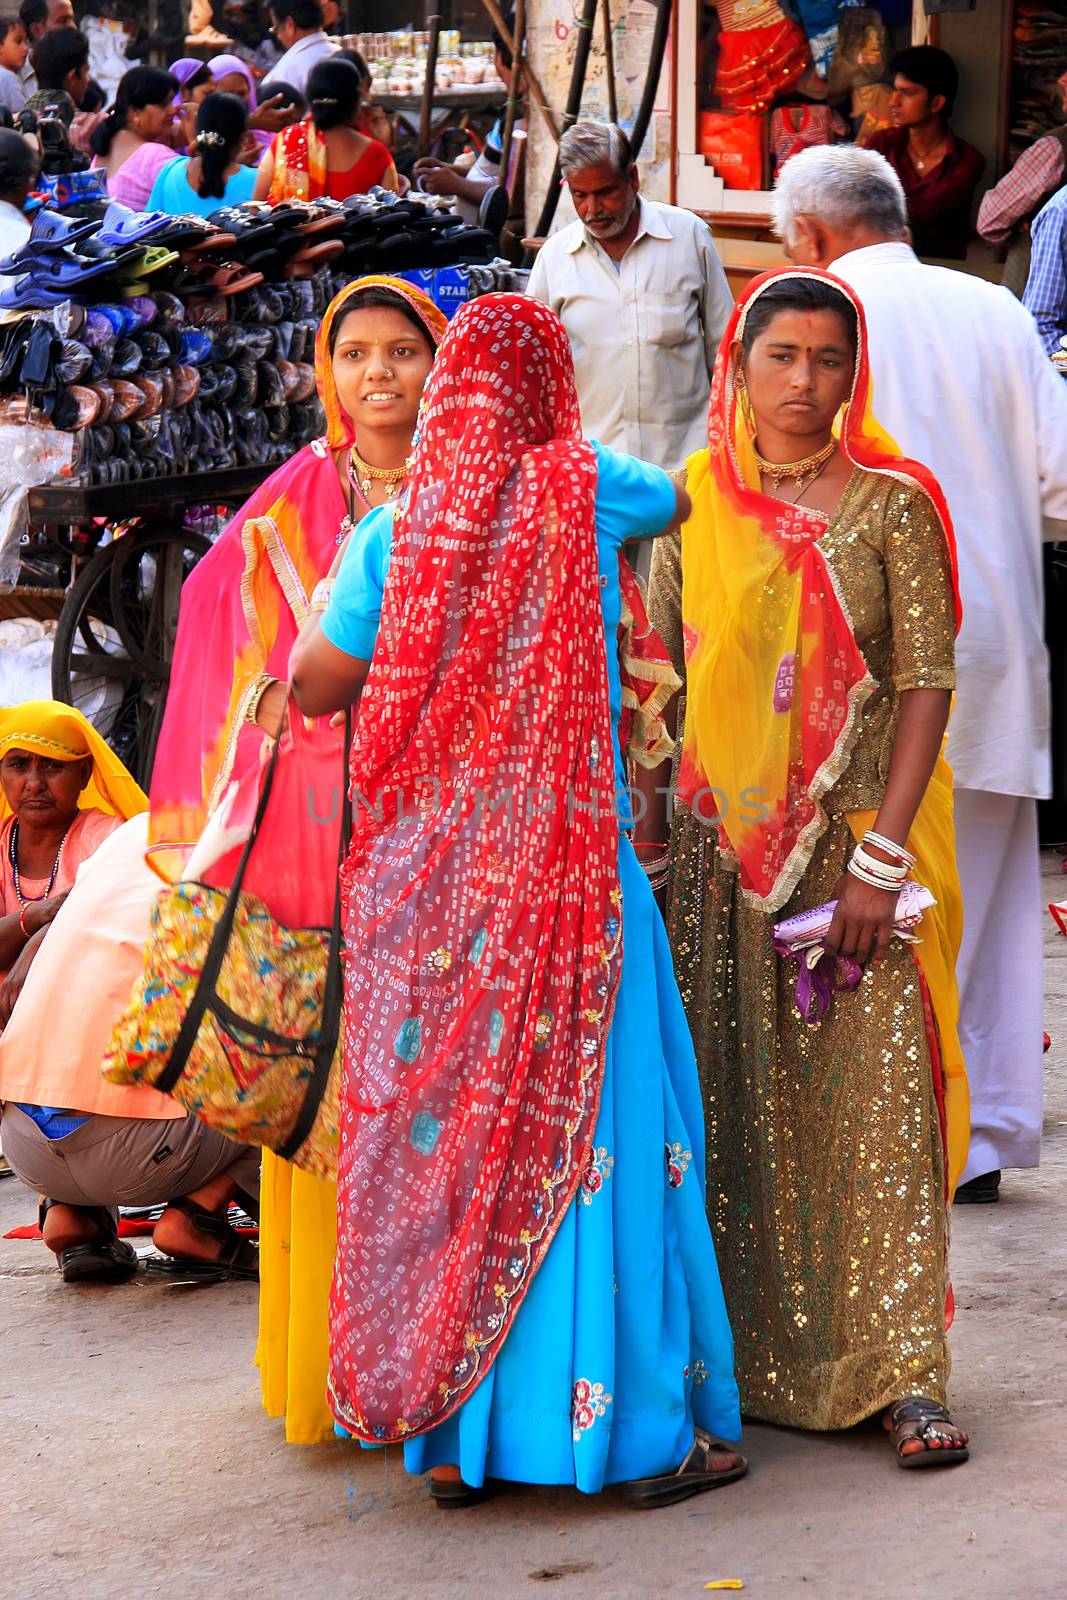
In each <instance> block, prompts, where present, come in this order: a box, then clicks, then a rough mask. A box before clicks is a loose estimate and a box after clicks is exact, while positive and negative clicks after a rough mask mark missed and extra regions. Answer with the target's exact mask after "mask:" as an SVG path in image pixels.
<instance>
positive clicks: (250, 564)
mask: <svg viewBox="0 0 1067 1600" xmlns="http://www.w3.org/2000/svg"><path fill="white" fill-rule="evenodd" d="M372 287H376V288H383V289H388V290H390V291H391V292H392V293H393V294H396V295H399V296H400V297H401V298H403V299H404V300H406V301H407V303H408V304H409V305H410V306H411V308H412V310H414V311H415V312H416V313H417V315H418V316H419V317H420V319H421V320H422V322H423V324H424V325H425V327H426V331H427V333H428V334H429V336H430V338H431V340H432V341H433V343H434V344H435V345H436V344H439V343H440V340H441V338H442V336H443V334H444V329H445V319H444V317H443V315H442V314H441V312H440V311H438V309H437V307H436V306H435V305H434V304H433V302H432V300H430V299H429V298H428V297H427V296H426V295H424V294H422V293H421V292H420V291H419V290H418V289H414V288H412V286H411V285H410V284H409V283H404V282H402V281H400V280H399V279H395V278H385V277H367V278H357V279H356V280H355V281H354V282H353V283H350V284H349V285H348V286H347V287H346V288H345V289H344V290H343V291H342V292H341V294H339V295H338V296H337V298H336V299H335V300H334V302H333V304H332V305H331V306H330V307H329V308H328V309H327V312H326V315H325V317H324V318H323V323H322V328H321V330H320V334H319V341H318V345H317V348H316V352H315V370H316V375H317V377H318V383H319V393H320V396H321V398H322V403H323V406H324V407H325V411H326V435H325V437H324V438H322V439H316V440H315V441H314V443H312V444H309V445H306V446H305V447H304V449H303V450H301V451H300V452H299V453H298V454H297V455H295V456H294V457H293V458H292V460H291V461H288V462H286V463H285V465H284V466H282V467H279V468H278V470H277V471H276V472H273V473H272V474H271V476H270V477H269V478H268V479H267V480H266V482H265V483H264V484H262V486H261V487H260V488H259V489H257V490H256V492H255V494H254V495H253V496H252V498H251V499H250V500H249V501H248V502H247V503H246V504H245V505H243V506H242V507H241V509H240V511H239V512H238V513H237V515H236V516H235V517H234V518H233V520H232V521H231V522H230V523H229V524H228V525H227V527H226V528H225V529H224V530H223V532H222V533H221V534H220V535H219V538H218V540H217V541H216V543H215V546H214V548H213V549H212V550H211V551H209V553H208V554H207V555H206V556H205V557H204V559H203V560H202V561H201V562H200V563H199V564H198V566H197V567H196V568H195V569H194V571H193V573H192V574H191V576H190V577H189V578H188V579H187V580H186V583H185V586H184V588H183V589H182V600H181V612H180V614H179V618H178V637H177V642H176V646H175V652H174V663H173V666H172V669H171V680H170V692H169V695H168V698H167V710H166V714H165V716H164V719H163V727H162V730H161V733H160V738H159V746H158V749H157V751H156V761H155V768H154V770H153V773H152V787H151V795H150V798H151V813H152V814H151V820H150V823H149V830H148V859H149V862H150V864H151V865H152V866H153V867H154V868H155V869H156V871H157V872H158V873H159V874H160V876H161V877H163V878H165V879H166V880H167V881H168V882H172V883H173V882H176V881H177V879H178V878H179V877H181V875H182V872H183V870H184V867H185V863H186V861H187V859H188V857H189V854H190V853H191V851H192V848H193V846H194V845H195V843H196V841H197V840H198V839H199V837H200V835H201V833H202V832H203V829H204V825H205V823H206V822H207V819H208V817H209V815H210V814H211V812H212V810H213V809H214V807H215V806H216V805H217V804H218V801H219V800H220V799H221V797H222V794H223V792H224V791H225V789H226V786H227V784H228V783H229V782H230V781H231V779H238V778H240V777H242V776H243V775H244V774H245V773H246V772H248V771H249V769H250V768H251V767H252V766H254V765H255V764H256V763H258V761H259V758H260V754H261V751H262V748H263V734H262V732H261V731H260V729H259V728H257V727H254V726H253V725H252V724H251V723H249V722H248V721H247V720H246V713H247V711H248V709H249V707H250V705H251V703H252V701H253V698H254V697H255V696H256V694H257V693H258V691H259V689H260V687H261V685H262V681H263V678H264V676H267V677H271V678H276V679H277V680H278V681H279V682H282V683H284V682H285V681H286V680H287V679H288V676H289V655H290V652H291V650H292V648H293V645H294V644H295V642H296V636H297V634H298V633H299V631H300V629H301V627H302V626H303V624H304V621H305V619H306V618H307V615H308V602H309V600H310V596H311V591H312V590H313V589H314V587H315V585H316V583H318V581H319V579H320V578H322V577H324V576H325V574H326V573H327V572H328V571H329V569H330V567H331V565H332V563H333V559H334V557H335V555H336V554H337V546H338V542H339V534H340V530H341V523H342V521H343V520H344V516H345V513H346V511H347V509H348V508H347V507H346V505H345V503H344V497H343V495H342V493H341V485H340V483H339V481H338V477H337V470H336V467H335V465H334V459H333V452H334V450H339V449H342V448H343V447H344V446H345V445H347V444H350V443H351V442H352V424H351V422H350V420H349V418H348V417H347V416H346V415H345V413H344V412H343V411H342V410H341V407H340V405H339V403H338V399H337V391H336V386H335V385H334V382H333V372H332V368H331V364H330V358H329V331H330V327H331V324H332V322H333V321H334V320H335V319H336V318H337V317H338V316H340V315H342V314H343V312H344V308H345V306H346V304H347V302H348V301H349V300H350V299H351V298H352V296H353V295H356V294H358V293H359V292H360V291H361V290H364V289H369V288H372Z"/></svg>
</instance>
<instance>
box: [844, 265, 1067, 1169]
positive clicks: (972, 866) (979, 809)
mask: <svg viewBox="0 0 1067 1600" xmlns="http://www.w3.org/2000/svg"><path fill="white" fill-rule="evenodd" d="M831 270H832V271H833V272H835V273H836V274H837V275H838V276H839V277H841V278H844V279H845V281H846V282H847V283H850V284H851V285H852V287H853V288H854V289H855V290H856V292H857V293H858V295H859V297H860V299H861V301H862V302H863V306H864V310H865V312H866V316H867V325H868V332H869V337H870V355H871V372H872V378H873V384H874V409H875V413H876V415H877V417H878V420H879V421H880V422H881V424H882V426H883V427H884V428H886V429H887V430H888V431H889V433H891V434H892V435H893V437H894V438H895V439H896V441H897V443H898V444H899V445H900V447H901V449H902V450H903V451H904V453H905V455H908V456H911V457H913V458H914V459H915V460H917V461H921V462H923V463H924V464H925V465H926V466H927V467H929V468H930V470H931V471H932V472H933V474H934V476H935V477H936V478H938V480H939V481H940V483H941V486H942V488H943V489H944V491H945V495H946V497H947V499H948V504H949V509H950V511H951V513H952V520H953V523H954V525H955V531H956V548H957V553H958V558H959V576H960V594H961V598H962V602H963V626H962V628H961V630H960V636H959V639H958V641H957V645H956V667H957V688H956V697H955V701H954V704H953V710H952V721H951V725H950V728H949V742H948V756H949V761H950V763H951V765H952V768H953V771H954V774H955V781H956V789H957V798H956V841H957V854H958V859H959V867H960V882H961V886H962V889H963V912H964V940H963V949H962V952H961V956H960V963H959V977H960V1037H961V1042H962V1044H963V1049H964V1055H965V1058H966V1061H967V1075H968V1079H969V1080H970V1085H971V1106H972V1116H971V1154H970V1156H969V1158H968V1163H967V1167H966V1170H965V1173H964V1176H965V1178H973V1177H977V1176H979V1175H980V1174H981V1173H984V1172H989V1171H992V1170H993V1169H994V1168H996V1167H1013V1166H1036V1164H1037V1162H1038V1159H1039V1155H1040V1146H1041V1114H1042V1060H1041V1047H1042V1040H1041V1033H1042V1025H1041V1021H1042V1019H1041V1002H1042V992H1041V927H1040V919H1041V899H1040V893H1039V884H1038V870H1037V829H1036V820H1035V818H1036V807H1035V804H1034V801H1035V799H1036V798H1041V797H1044V796H1046V795H1048V794H1049V792H1050V788H1051V771H1050V748H1049V686H1048V653H1047V651H1046V649H1045V644H1044V608H1043V599H1042V574H1041V537H1042V517H1043V516H1044V517H1048V518H1052V519H1055V520H1057V521H1060V522H1063V521H1067V385H1064V383H1063V381H1062V379H1060V378H1059V377H1057V375H1056V373H1055V372H1054V371H1053V369H1052V366H1051V364H1050V362H1049V361H1048V358H1047V357H1046V355H1045V353H1044V351H1043V350H1042V348H1041V345H1040V342H1039V340H1038V337H1037V333H1036V330H1035V328H1034V324H1033V320H1032V318H1031V317H1030V314H1029V312H1027V311H1026V310H1025V309H1024V308H1023V307H1022V306H1021V305H1020V304H1019V302H1018V301H1017V300H1016V299H1015V298H1014V296H1013V295H1011V294H1010V293H1009V292H1008V291H1007V290H1006V289H1002V288H999V287H996V286H994V285H992V284H989V283H985V282H983V281H982V280H981V279H979V278H974V277H971V276H969V275H968V274H966V273H963V272H954V271H951V270H949V269H947V268H944V267H927V266H924V265H922V264H921V263H920V261H919V260H918V258H917V256H916V255H915V254H914V252H913V251H912V250H911V249H910V248H909V246H907V245H905V244H899V243H897V244H880V245H872V246H870V247H868V248H866V249H863V250H853V251H850V252H849V253H848V254H847V255H844V256H841V257H839V258H838V260H837V261H835V262H833V264H832V267H831Z"/></svg>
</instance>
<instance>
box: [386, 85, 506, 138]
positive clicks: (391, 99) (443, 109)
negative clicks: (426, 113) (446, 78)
mask: <svg viewBox="0 0 1067 1600" xmlns="http://www.w3.org/2000/svg"><path fill="white" fill-rule="evenodd" d="M506 102H507V90H506V89H505V87H504V85H503V84H502V83H492V84H489V83H485V84H483V83H468V84H462V85H460V86H458V87H457V88H454V89H438V90H436V91H435V93H434V96H433V99H432V100H431V102H430V104H431V108H432V112H433V113H434V115H432V117H431V121H430V136H429V148H430V149H431V150H433V149H434V147H435V146H436V144H437V141H438V140H439V139H440V138H441V136H442V135H443V134H445V133H447V132H448V130H449V129H450V128H459V129H462V130H464V131H465V130H466V129H467V128H468V127H469V126H470V123H471V119H472V117H475V116H477V115H478V114H479V113H485V112H492V113H496V114H499V113H501V112H502V111H503V109H504V106H505V104H506ZM374 104H375V105H376V106H381V107H382V108H383V109H384V110H385V111H389V112H394V113H395V114H396V118H397V121H398V122H399V123H401V124H402V125H403V128H404V132H405V134H406V135H407V136H408V137H409V138H412V139H414V138H416V137H417V136H418V132H419V116H420V113H421V111H422V95H421V94H388V93H387V94H379V95H375V96H374Z"/></svg>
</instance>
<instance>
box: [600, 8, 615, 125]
mask: <svg viewBox="0 0 1067 1600" xmlns="http://www.w3.org/2000/svg"><path fill="white" fill-rule="evenodd" d="M603 5H604V71H605V73H606V75H607V80H608V121H609V122H614V123H615V124H616V125H618V121H619V98H618V95H617V94H616V93H615V38H614V35H613V34H612V31H611V0H603Z"/></svg>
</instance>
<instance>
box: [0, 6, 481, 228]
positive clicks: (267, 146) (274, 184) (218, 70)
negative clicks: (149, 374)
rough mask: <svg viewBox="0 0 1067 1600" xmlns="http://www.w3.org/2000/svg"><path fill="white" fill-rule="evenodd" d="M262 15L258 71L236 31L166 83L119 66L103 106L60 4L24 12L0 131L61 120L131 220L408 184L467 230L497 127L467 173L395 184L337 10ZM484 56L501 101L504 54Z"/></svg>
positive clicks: (177, 63) (5, 55)
mask: <svg viewBox="0 0 1067 1600" xmlns="http://www.w3.org/2000/svg"><path fill="white" fill-rule="evenodd" d="M268 9H269V15H270V23H271V40H272V41H273V42H274V45H275V48H274V52H273V58H272V59H271V60H270V61H269V66H268V68H267V69H266V70H265V58H264V52H265V51H266V50H267V49H268V46H267V44H266V43H264V42H260V43H259V44H258V46H257V47H256V48H255V49H253V48H251V38H250V36H249V35H248V34H247V30H244V29H242V28H238V29H237V30H236V31H237V32H238V33H240V34H241V35H242V37H241V38H240V39H238V40H236V41H235V40H227V39H226V38H224V37H223V36H218V44H221V45H223V46H227V47H228V48H225V49H221V50H220V49H219V48H218V44H216V45H215V46H214V47H213V46H212V44H211V40H209V39H208V37H207V34H205V33H203V32H202V33H200V34H194V35H191V36H190V40H191V43H192V44H195V45H197V46H198V47H199V48H201V49H202V50H204V54H201V55H196V56H192V55H188V56H182V57H179V58H177V59H175V60H174V61H172V62H171V63H170V65H169V66H168V67H167V68H165V69H164V68H163V67H159V66H150V65H145V64H140V65H131V66H130V68H129V70H128V71H126V72H125V73H124V74H123V76H122V77H121V78H120V80H119V82H118V85H117V88H116V90H115V92H114V95H113V96H111V97H110V99H108V98H107V97H106V96H105V95H104V93H103V92H102V90H101V89H100V87H99V85H98V84H96V83H95V82H94V81H93V80H92V79H91V77H90V72H89V41H88V39H87V38H86V37H85V35H84V34H82V33H81V32H80V31H79V30H78V28H77V25H76V22H75V17H74V11H73V9H72V7H71V5H70V0H22V5H21V7H20V10H19V12H18V15H17V16H16V17H14V18H9V19H7V20H4V21H0V117H2V118H4V119H5V120H6V121H7V122H8V123H9V125H10V123H12V122H14V123H15V124H16V125H21V123H22V119H23V114H24V113H26V112H32V113H35V114H36V116H37V117H48V118H53V119H54V118H59V119H61V120H62V122H63V123H64V124H65V125H66V127H67V129H68V134H69V141H70V145H71V147H72V149H73V150H74V151H75V152H77V153H80V154H81V155H84V156H85V157H86V158H87V159H89V160H91V164H92V165H93V166H94V167H96V168H99V169H101V170H102V171H103V172H104V173H105V174H106V177H107V188H108V194H109V196H110V197H111V198H112V199H116V200H119V201H121V202H122V204H124V205H128V206H130V207H131V208H132V209H135V210H146V209H152V210H162V211H166V212H168V213H169V214H172V215H183V214H187V213H189V212H198V213H200V214H202V215H207V214H209V213H210V212H211V211H213V210H215V209H217V208H218V206H219V205H221V204H226V205H236V204H241V203H243V202H244V201H246V200H250V199H252V198H255V199H257V200H270V201H271V202H278V201H282V200H291V199H297V200H309V199H310V200H315V199H318V198H320V197H322V196H324V195H326V196H329V197H330V198H332V199H336V200H344V199H347V198H348V197H349V196H350V195H354V194H363V193H366V192H367V191H368V190H370V189H372V188H375V187H381V188H383V189H387V190H393V191H396V190H400V191H405V190H406V189H407V188H408V187H409V186H410V183H411V181H412V180H413V179H414V181H415V182H416V183H419V185H420V187H422V188H423V189H424V190H425V191H426V192H428V193H441V194H450V195H453V196H455V197H457V208H458V209H459V210H460V211H461V213H463V214H464V215H467V213H468V212H470V217H469V219H468V220H473V219H474V218H475V217H477V214H478V208H479V206H480V204H481V202H482V201H483V200H484V198H485V196H486V194H487V193H488V192H489V191H491V190H494V189H496V188H498V187H499V170H498V168H499V154H500V153H499V125H498V127H497V129H496V130H495V136H494V134H493V133H491V134H490V135H489V137H488V139H487V140H486V142H485V145H484V148H483V150H482V152H481V154H480V155H479V156H478V157H477V158H476V159H475V158H474V157H473V155H468V156H466V157H464V158H461V160H460V163H459V164H458V166H456V167H455V168H453V166H451V165H450V164H449V163H447V162H444V161H442V160H439V159H438V158H437V157H435V156H427V157H424V158H423V161H422V162H421V163H413V170H412V171H411V173H410V175H409V174H404V175H400V174H398V171H397V168H396V164H395V161H394V155H393V148H392V147H393V145H394V143H395V128H394V124H393V120H392V118H391V116H390V114H389V113H388V112H387V111H385V110H384V108H383V107H381V106H375V105H374V104H373V103H372V102H371V98H370V85H371V73H370V69H369V68H368V66H367V63H366V61H365V60H364V58H363V56H362V55H361V54H360V52H359V51H358V50H354V49H349V48H345V47H343V46H342V45H341V43H340V42H339V41H338V40H337V39H336V38H335V37H333V36H332V35H331V34H329V33H327V32H326V31H325V23H326V10H327V9H330V10H331V11H332V12H333V13H334V14H335V17H334V20H335V21H336V12H337V7H336V5H333V4H332V3H328V6H327V7H324V5H323V3H322V0H276V3H275V0H271V4H270V6H269V8H268ZM207 32H208V33H210V34H211V36H212V39H213V38H214V37H215V35H214V30H211V29H209V30H207ZM496 42H497V56H496V59H497V68H498V71H499V72H500V74H501V77H502V80H503V81H502V84H501V94H503V92H504V83H506V82H507V80H508V78H509V76H510V68H511V53H510V50H509V48H508V47H507V45H506V44H505V43H504V41H503V39H502V38H500V37H498V38H497V41H496ZM208 48H213V49H214V53H212V54H210V55H207V54H206V51H207V49H208ZM494 151H495V154H496V165H495V166H494V163H493V159H492V158H493V154H494ZM464 207H466V210H464ZM505 220H506V213H505Z"/></svg>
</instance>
